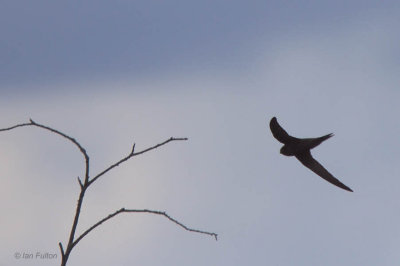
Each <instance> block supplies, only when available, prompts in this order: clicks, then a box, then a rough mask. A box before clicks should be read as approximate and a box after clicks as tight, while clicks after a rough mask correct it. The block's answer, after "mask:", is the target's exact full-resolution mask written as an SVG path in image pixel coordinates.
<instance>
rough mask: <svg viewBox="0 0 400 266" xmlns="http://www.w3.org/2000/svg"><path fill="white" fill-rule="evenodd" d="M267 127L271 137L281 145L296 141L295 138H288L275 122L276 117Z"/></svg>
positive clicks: (276, 121)
mask: <svg viewBox="0 0 400 266" xmlns="http://www.w3.org/2000/svg"><path fill="white" fill-rule="evenodd" d="M269 127H270V129H271V132H272V135H274V137H275V138H276V139H277V140H278V141H280V142H282V143H283V144H286V143H288V142H291V141H294V140H296V138H295V137H292V136H290V135H289V134H288V133H287V132H286V131H285V130H284V129H283V128H282V127H281V126H280V125H279V124H278V120H276V117H273V118H272V119H271V121H270V122H269Z"/></svg>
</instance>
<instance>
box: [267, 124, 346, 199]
mask: <svg viewBox="0 0 400 266" xmlns="http://www.w3.org/2000/svg"><path fill="white" fill-rule="evenodd" d="M269 127H270V129H271V132H272V135H273V136H274V137H275V138H276V139H277V140H278V141H280V142H282V143H283V144H284V145H283V147H282V148H281V150H280V153H281V154H283V155H285V156H295V157H296V158H297V159H298V160H299V161H300V162H301V163H302V164H303V165H304V166H306V167H307V168H309V169H310V170H311V171H313V172H314V173H316V174H317V175H319V176H320V177H322V178H323V179H325V180H326V181H328V182H330V183H331V184H333V185H335V186H338V187H340V188H342V189H345V190H347V191H351V192H353V190H351V188H349V187H348V186H346V185H345V184H343V183H342V182H340V181H339V180H338V179H337V178H335V177H334V176H333V175H331V173H329V172H328V170H326V169H325V168H324V167H323V166H322V165H321V164H320V163H319V162H318V161H317V160H315V159H314V158H313V157H312V156H311V152H310V150H311V149H313V148H315V147H317V146H318V145H319V144H321V143H322V142H323V141H325V140H327V139H329V138H330V137H332V136H333V134H332V133H331V134H328V135H325V136H322V137H319V138H305V139H300V138H295V137H292V136H290V135H289V134H288V133H287V132H286V131H285V130H284V129H283V128H282V127H281V126H280V125H279V124H278V120H277V119H276V117H273V118H272V119H271V121H270V122H269Z"/></svg>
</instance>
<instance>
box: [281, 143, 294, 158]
mask: <svg viewBox="0 0 400 266" xmlns="http://www.w3.org/2000/svg"><path fill="white" fill-rule="evenodd" d="M281 154H283V155H286V156H293V155H294V152H293V151H292V150H291V149H290V148H289V147H288V146H286V145H284V146H283V147H282V148H281Z"/></svg>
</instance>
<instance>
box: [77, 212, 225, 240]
mask: <svg viewBox="0 0 400 266" xmlns="http://www.w3.org/2000/svg"><path fill="white" fill-rule="evenodd" d="M124 212H126V213H128V212H136V213H151V214H157V215H162V216H164V217H166V218H167V219H168V220H170V221H172V222H174V223H175V224H177V225H179V226H180V227H182V228H183V229H185V230H187V231H190V232H195V233H200V234H206V235H210V236H213V237H214V238H215V240H218V234H216V233H211V232H206V231H201V230H197V229H192V228H189V227H187V226H186V225H184V224H182V223H181V222H179V221H178V220H176V219H174V218H172V217H171V216H169V215H168V214H167V213H166V212H163V211H154V210H148V209H141V210H138V209H125V208H121V209H119V210H117V211H115V212H114V213H112V214H110V215H108V216H107V217H104V218H103V219H101V220H100V221H98V222H97V223H95V224H94V225H92V226H91V227H90V228H89V229H87V230H86V231H85V232H83V233H82V234H81V235H80V236H79V237H78V238H77V239H76V240H75V241H74V243H73V246H75V245H76V244H78V242H79V241H81V239H82V238H84V237H85V236H86V235H87V234H89V233H90V231H92V230H93V229H95V228H96V227H97V226H99V225H101V224H102V223H104V222H105V221H107V220H109V219H111V218H113V217H115V216H117V215H118V214H120V213H124Z"/></svg>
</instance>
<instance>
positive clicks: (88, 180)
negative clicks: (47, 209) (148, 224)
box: [0, 119, 218, 266]
mask: <svg viewBox="0 0 400 266" xmlns="http://www.w3.org/2000/svg"><path fill="white" fill-rule="evenodd" d="M25 126H34V127H39V128H42V129H45V130H48V131H50V132H52V133H54V134H57V135H59V136H61V137H63V138H65V139H67V140H69V141H70V142H72V143H73V144H74V145H75V146H76V147H77V148H78V149H79V151H80V152H81V153H82V155H83V157H84V160H85V178H84V181H83V182H82V180H81V179H80V178H79V177H78V183H79V186H80V188H81V191H80V193H79V197H78V203H77V206H76V210H75V216H74V221H73V223H72V228H71V232H70V235H69V239H68V243H67V246H66V249H65V250H64V246H63V245H62V243H61V242H59V243H58V245H59V247H60V252H61V266H65V265H66V264H67V261H68V258H69V256H70V254H71V251H72V249H73V248H74V247H75V246H76V245H77V244H78V243H79V241H81V240H82V239H83V238H84V237H85V236H86V235H87V234H89V233H90V232H91V231H92V230H94V229H95V228H96V227H98V226H99V225H101V224H102V223H104V222H106V221H108V220H110V219H111V218H113V217H115V216H117V215H118V214H121V213H150V214H156V215H161V216H164V217H166V218H167V219H168V220H170V221H171V222H173V223H175V224H176V225H178V226H180V227H182V228H183V229H185V230H187V231H190V232H195V233H200V234H206V235H210V236H213V237H214V238H215V240H217V237H218V235H217V234H216V233H212V232H207V231H202V230H197V229H192V228H189V227H187V226H186V225H184V224H183V223H181V222H179V221H178V220H176V219H174V218H172V217H171V216H169V215H168V214H167V213H166V212H163V211H156V210H148V209H125V208H121V209H119V210H117V211H115V212H114V213H111V214H109V215H108V216H106V217H104V218H103V219H101V220H100V221H98V222H97V223H95V224H94V225H92V226H91V227H90V228H88V229H87V230H85V231H84V232H83V233H82V234H81V235H80V236H79V237H77V238H75V236H76V228H77V226H78V222H79V216H80V212H81V207H82V204H83V198H84V196H85V193H86V190H87V189H88V188H89V186H90V185H92V184H93V183H94V182H95V181H96V180H98V179H99V178H100V177H101V176H103V175H104V174H106V173H107V172H109V171H110V170H112V169H113V168H115V167H117V166H119V165H120V164H121V163H124V162H126V161H127V160H129V159H130V158H132V157H134V156H138V155H141V154H143V153H146V152H149V151H151V150H154V149H157V148H159V147H161V146H163V145H165V144H167V143H169V142H172V141H185V140H188V139H187V138H174V137H171V138H169V139H167V140H165V141H164V142H161V143H159V144H156V145H154V146H152V147H149V148H147V149H144V150H142V151H139V152H135V144H133V146H132V150H131V152H130V153H129V154H128V155H127V156H126V157H124V158H122V159H121V160H119V161H117V162H116V163H114V164H112V165H110V166H109V167H107V168H106V169H105V170H103V171H101V172H100V173H98V174H97V175H95V176H94V177H93V178H90V175H89V166H90V161H89V155H88V154H87V152H86V150H85V149H84V148H83V147H82V145H81V144H80V143H79V142H78V141H77V140H76V139H74V138H72V137H70V136H68V135H67V134H65V133H63V132H61V131H58V130H56V129H54V128H51V127H48V126H45V125H42V124H39V123H37V122H35V121H33V120H32V119H29V123H22V124H17V125H15V126H12V127H8V128H3V129H0V132H1V131H10V130H13V129H15V128H19V127H25Z"/></svg>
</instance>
